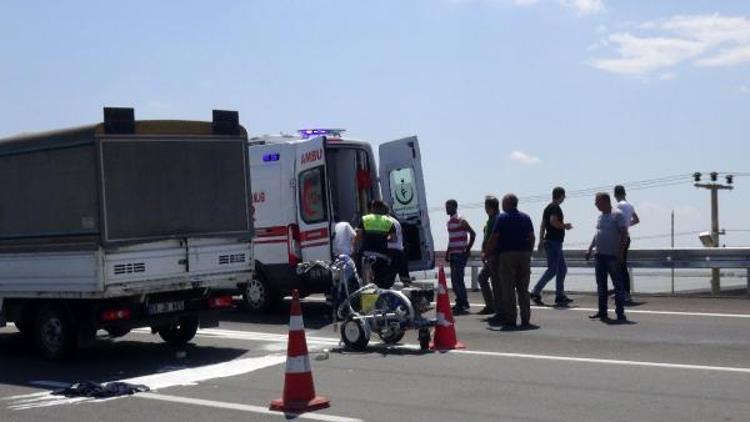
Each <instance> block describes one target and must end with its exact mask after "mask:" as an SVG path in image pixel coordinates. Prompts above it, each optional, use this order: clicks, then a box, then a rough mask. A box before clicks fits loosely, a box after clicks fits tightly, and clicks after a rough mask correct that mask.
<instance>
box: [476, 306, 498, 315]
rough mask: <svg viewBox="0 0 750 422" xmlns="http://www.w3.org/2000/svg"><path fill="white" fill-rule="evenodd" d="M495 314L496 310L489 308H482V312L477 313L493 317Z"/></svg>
mask: <svg viewBox="0 0 750 422" xmlns="http://www.w3.org/2000/svg"><path fill="white" fill-rule="evenodd" d="M494 313H495V310H494V309H492V308H488V307H487V306H485V307H484V308H482V310H481V311H479V312H477V314H478V315H492V314H494Z"/></svg>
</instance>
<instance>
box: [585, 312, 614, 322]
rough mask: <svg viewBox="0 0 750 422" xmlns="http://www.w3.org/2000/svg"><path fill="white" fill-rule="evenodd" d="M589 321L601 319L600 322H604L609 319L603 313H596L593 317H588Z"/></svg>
mask: <svg viewBox="0 0 750 422" xmlns="http://www.w3.org/2000/svg"><path fill="white" fill-rule="evenodd" d="M589 319H601V320H606V319H609V316H607V314H603V313H601V312H597V313H595V314H594V315H589Z"/></svg>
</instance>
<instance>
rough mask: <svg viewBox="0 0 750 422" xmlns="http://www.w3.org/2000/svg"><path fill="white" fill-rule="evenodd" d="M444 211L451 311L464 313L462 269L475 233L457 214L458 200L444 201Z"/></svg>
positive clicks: (465, 311)
mask: <svg viewBox="0 0 750 422" xmlns="http://www.w3.org/2000/svg"><path fill="white" fill-rule="evenodd" d="M445 213H446V214H448V216H449V217H450V218H449V219H448V223H447V224H448V248H447V249H446V252H445V253H446V260H447V261H448V263H449V264H450V266H451V286H452V287H453V293H454V294H455V295H456V304H455V305H454V306H453V313H454V314H465V313H468V312H469V299H468V297H467V295H466V284H464V270H465V269H466V260H467V258H468V257H469V253H470V251H471V247H472V246H473V245H474V240H475V239H476V237H477V234H476V233H475V232H474V229H472V228H471V226H470V225H469V222H468V221H466V220H465V219H464V218H463V217H461V216H460V215H458V202H456V200H455V199H449V200H447V201H446V202H445Z"/></svg>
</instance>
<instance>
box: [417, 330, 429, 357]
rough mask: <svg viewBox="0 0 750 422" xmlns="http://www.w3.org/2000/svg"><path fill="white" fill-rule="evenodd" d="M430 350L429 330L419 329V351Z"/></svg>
mask: <svg viewBox="0 0 750 422" xmlns="http://www.w3.org/2000/svg"><path fill="white" fill-rule="evenodd" d="M429 348H430V329H429V328H420V329H419V350H422V351H424V350H427V349H429Z"/></svg>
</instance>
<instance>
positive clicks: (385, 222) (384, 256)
mask: <svg viewBox="0 0 750 422" xmlns="http://www.w3.org/2000/svg"><path fill="white" fill-rule="evenodd" d="M387 213H388V207H387V206H386V205H385V203H384V202H383V201H380V200H375V201H372V204H371V205H370V214H367V215H365V216H363V217H362V222H361V224H360V225H359V227H357V234H356V237H355V240H354V243H355V245H358V246H359V249H360V255H361V256H362V258H363V259H364V258H366V257H369V258H375V262H374V263H373V264H372V267H371V269H372V275H373V280H372V281H373V282H374V283H375V284H376V285H377V286H378V287H380V288H381V289H390V288H391V286H393V279H394V276H393V272H392V271H391V259H390V258H389V257H388V240H389V239H390V238H391V236H394V235H395V233H396V227H395V226H394V225H393V220H392V219H391V217H389V216H388V215H386V214H387ZM361 268H363V269H364V268H365V266H364V265H362V267H361ZM363 275H364V274H363ZM369 281H370V280H366V282H369Z"/></svg>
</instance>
